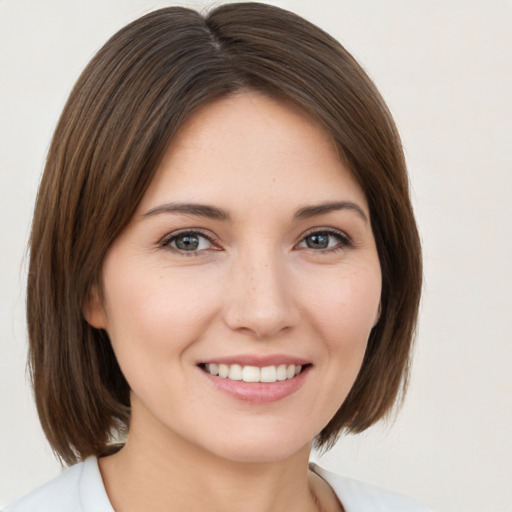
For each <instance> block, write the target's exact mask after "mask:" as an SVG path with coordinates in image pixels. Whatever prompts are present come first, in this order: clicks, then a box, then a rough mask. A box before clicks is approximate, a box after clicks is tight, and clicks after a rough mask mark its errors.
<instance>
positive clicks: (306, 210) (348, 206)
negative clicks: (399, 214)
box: [294, 201, 368, 223]
mask: <svg viewBox="0 0 512 512" xmlns="http://www.w3.org/2000/svg"><path fill="white" fill-rule="evenodd" d="M337 210H350V211H353V212H354V213H356V214H357V215H358V216H359V217H361V219H363V220H364V221H365V222H366V223H368V217H367V216H366V214H365V213H364V211H363V209H362V208H361V207H360V206H359V205H358V204H356V203H353V202H351V201H331V202H328V203H322V204H315V205H311V206H304V207H302V208H299V209H298V210H297V212H296V213H295V215H294V218H295V219H299V220H301V219H309V218H310V217H315V216H317V215H325V214H326V213H330V212H334V211H337Z"/></svg>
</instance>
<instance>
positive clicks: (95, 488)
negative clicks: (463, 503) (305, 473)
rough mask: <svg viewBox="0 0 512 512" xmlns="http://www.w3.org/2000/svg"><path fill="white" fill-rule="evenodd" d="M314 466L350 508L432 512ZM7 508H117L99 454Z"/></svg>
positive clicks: (33, 511) (32, 511) (106, 511)
mask: <svg viewBox="0 0 512 512" xmlns="http://www.w3.org/2000/svg"><path fill="white" fill-rule="evenodd" d="M310 468H311V469H312V470H313V471H314V472H315V473H316V474H317V475H319V476H320V477H322V478H323V479H324V480H325V481H326V482H327V483H328V484H329V485H330V486H331V487H332V489H333V490H334V492H335V493H336V495H337V496H338V498H339V500H340V501H341V503H342V504H343V506H344V507H345V511H346V512H429V510H428V509H427V508H425V507H423V506H422V505H420V504H419V503H417V502H416V501H414V500H412V499H410V498H408V497H406V496H403V495H401V494H398V493H395V492H392V491H388V490H385V489H380V488H378V487H375V486H372V485H368V484H364V483H362V482H359V481H357V480H353V479H351V478H346V477H343V476H339V475H336V474H334V473H331V472H329V471H327V470H325V469H322V468H320V467H319V466H317V465H316V464H310ZM4 512H114V509H113V508H112V505H111V504H110V501H109V499H108V496H107V492H106V491H105V486H104V485H103V480H102V479H101V474H100V470H99V467H98V459H97V458H96V457H88V458H87V459H86V460H85V461H84V462H81V463H79V464H76V465H75V466H72V467H71V468H69V469H66V470H65V471H63V472H62V473H61V474H60V475H59V476H57V477H56V478H54V479H53V480H51V481H49V482H48V483H46V484H44V485H42V486H41V487H39V488H37V489H36V490H34V491H32V492H31V493H30V494H28V495H27V496H25V497H24V498H21V499H20V500H18V501H16V502H15V503H13V504H12V505H10V506H8V507H7V508H6V509H4Z"/></svg>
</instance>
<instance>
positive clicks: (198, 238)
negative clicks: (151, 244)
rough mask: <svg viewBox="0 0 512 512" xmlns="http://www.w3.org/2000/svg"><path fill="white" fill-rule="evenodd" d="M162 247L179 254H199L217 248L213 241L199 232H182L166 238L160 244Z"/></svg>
mask: <svg viewBox="0 0 512 512" xmlns="http://www.w3.org/2000/svg"><path fill="white" fill-rule="evenodd" d="M160 245H161V246H162V247H168V248H169V249H172V250H175V251H178V252H189V253H194V252H199V251H205V250H208V249H213V248H214V247H215V246H214V244H213V242H212V241H211V239H210V238H209V237H208V236H206V235H205V234H203V233H200V232H198V231H181V232H180V233H174V234H171V235H170V236H168V237H166V238H165V239H164V240H163V241H162V242H161V244H160Z"/></svg>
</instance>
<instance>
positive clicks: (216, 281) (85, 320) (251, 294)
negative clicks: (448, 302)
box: [7, 3, 424, 512]
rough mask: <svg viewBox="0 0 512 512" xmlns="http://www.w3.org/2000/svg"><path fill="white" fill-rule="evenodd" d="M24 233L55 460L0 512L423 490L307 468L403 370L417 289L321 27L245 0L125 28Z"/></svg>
mask: <svg viewBox="0 0 512 512" xmlns="http://www.w3.org/2000/svg"><path fill="white" fill-rule="evenodd" d="M30 245H31V255H30V269H29V280H28V298H27V301H28V304H27V310H28V327H29V339H30V368H31V372H32V378H33V385H34V391H35V397H36V402H37V407H38V411H39V416H40V419H41V423H42V425H43V428H44V431H45V433H46V436H47V438H48V440H49V442H50V444H51V446H52V447H53V449H54V451H55V453H56V454H57V455H58V456H59V457H60V458H61V460H62V461H64V462H65V463H66V464H68V465H74V466H73V467H72V468H70V469H68V470H67V471H65V472H64V473H63V474H62V475H61V476H59V477H57V478H56V479H55V480H53V481H52V482H50V483H48V484H47V485H46V486H43V487H42V488H41V489H38V490H36V491H34V492H33V493H32V494H31V495H29V496H28V497H25V498H23V499H22V500H20V501H19V502H17V503H16V504H14V505H12V506H11V507H10V508H8V509H7V510H9V511H14V512H21V511H28V510H30V511H34V510H41V511H43V510H52V511H61V510H62V511H70V510H79V511H83V512H92V511H94V512H100V511H101V512H103V511H109V512H111V511H112V510H115V511H116V512H130V511H131V510H148V511H159V510H166V511H168V510H191V511H194V510H204V509H205V508H208V509H209V510H223V511H226V510H231V509H240V508H242V507H243V509H244V510H249V511H252V510H254V511H263V510H266V511H277V510H296V511H318V510H321V511H340V510H345V511H347V512H351V511H356V510H393V511H399V510H407V511H412V510H424V509H423V508H422V507H421V506H419V505H417V504H415V503H414V502H412V501H410V500H409V499H408V498H404V497H401V496H398V495H396V494H393V493H388V492H385V491H380V490H377V489H375V488H372V487H370V486H366V485H364V484H361V483H357V482H354V481H352V480H349V479H344V478H341V477H339V476H336V475H332V474H330V473H328V472H326V471H324V470H322V469H320V468H318V467H316V466H314V465H309V464H308V459H309V452H310V448H311V445H312V443H315V444H316V445H317V446H318V447H320V448H323V449H327V448H329V447H330V446H332V444H333V443H334V442H335V441H336V439H337V438H338V436H339V435H340V434H341V433H344V432H361V431H363V430H364V429H366V428H367V427H369V426H370V425H372V424H373V423H375V422H376V421H378V420H379V419H381V418H382V417H384V416H385V415H386V414H387V413H388V412H389V410H390V409H391V408H392V406H393V404H394V403H395V401H396V399H397V396H399V395H400V393H401V392H402V391H403V390H404V388H405V383H406V377H407V368H408V362H409V356H410V350H411V343H412V336H413V331H414V327H415V322H416V317H417V310H418V302H419V296H420V288H421V257H420V246H419V241H418V234H417V230H416V225H415V221H414V217H413V213H412V208H411V205H410V200H409V196H408V180H407V174H406V169H405V164H404V159H403V154H402V151H401V146H400V141H399V137H398V134H397V132H396V128H395V126H394V123H393V120H392V118H391V116H390V114H389V112H388V110H387V108H386V106H385V104H384V102H383V100H382V99H381V97H380V95H379V94H378V92H377V90H376V89H375V87H374V85H373V84H372V83H371V81H370V80H369V79H368V77H367V76H366V75H365V73H364V72H363V71H362V69H361V68H360V67H359V66H358V64H357V63H356V62H355V61H354V59H353V58H352V57H351V56H350V55H349V54H348V53H347V52H346V51H345V50H344V49H343V48H342V47H341V46H340V45H339V43H337V42H336V41H335V40H333V39H332V38H331V37H330V36H328V35H327V34H325V33H324V32H322V31H321V30H320V29H318V28H317V27H315V26H313V25H311V24H310V23H308V22H306V21H304V20H302V19H301V18H299V17H298V16H296V15H294V14H292V13H289V12H287V11H284V10H282V9H279V8H276V7H272V6H269V5H262V4H257V3H247V4H243V3H238V4H232V5H224V6H220V7H218V8H216V9H214V10H213V11H211V12H210V13H209V14H208V15H206V16H205V17H203V16H201V15H200V14H198V13H197V12H195V11H191V10H188V9H184V8H176V7H174V8H166V9H161V10H159V11H155V12H153V13H150V14H148V15H147V16H145V17H143V18H141V19H139V20H136V21H135V22H133V23H131V24H130V25H128V26H127V27H125V28H124V29H122V30H121V31H120V32H118V33H117V34H116V35H115V36H114V37H113V38H112V39H111V40H110V41H108V42H107V43H106V45H105V46H104V47H103V48H102V49H101V50H100V51H99V53H98V54H97V55H96V56H95V57H94V59H93V60H92V61H91V63H90V64H89V65H88V67H87V68H86V69H85V71H84V72H83V74H82V76H81V77H80V78H79V80H78V82H77V84H76V86H75V88H74V90H73V91H72V93H71V96H70V98H69V100H68V103H67V105H66V107H65V109H64V112H63V114H62V116H61V119H60V121H59V124H58V126H57V128H56V131H55V134H54V138H53V142H52V145H51V148H50V151H49V155H48V161H47V165H46V168H45V172H44V176H43V178H42V182H41V185H40V190H39V195H38V199H37V203H36V209H35V213H34V222H33V229H32V235H31V242H30Z"/></svg>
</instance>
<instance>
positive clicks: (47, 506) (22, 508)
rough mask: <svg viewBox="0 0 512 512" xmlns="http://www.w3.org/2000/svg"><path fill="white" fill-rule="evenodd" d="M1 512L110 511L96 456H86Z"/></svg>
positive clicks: (111, 509)
mask: <svg viewBox="0 0 512 512" xmlns="http://www.w3.org/2000/svg"><path fill="white" fill-rule="evenodd" d="M3 512H114V510H113V508H112V506H111V505H110V502H109V501H108V498H107V494H106V491H105V487H104V485H103V481H102V479H101V474H100V471H99V467H98V460H97V459H96V457H89V458H88V459H86V460H85V461H84V462H81V463H79V464H76V465H75V466H72V467H70V468H69V469H66V470H65V471H63V472H62V473H61V474H60V475H59V476H57V477H56V478H54V479H53V480H50V481H49V482H47V483H46V484H44V485H42V486H41V487H38V488H37V489H35V490H34V491H32V492H31V493H30V494H27V495H26V496H24V497H23V498H21V499H20V500H18V501H16V502H14V503H13V504H12V505H9V506H8V507H7V508H5V509H4V511H3Z"/></svg>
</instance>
